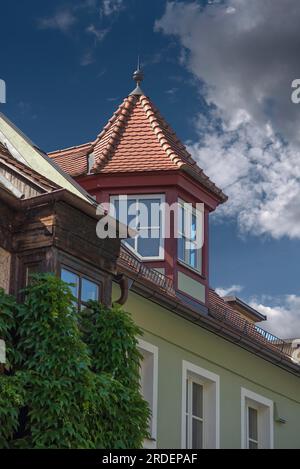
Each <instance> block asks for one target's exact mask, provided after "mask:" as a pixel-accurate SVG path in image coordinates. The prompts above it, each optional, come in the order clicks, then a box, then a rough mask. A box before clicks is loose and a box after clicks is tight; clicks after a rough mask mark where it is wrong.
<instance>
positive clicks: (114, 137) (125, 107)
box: [89, 95, 137, 172]
mask: <svg viewBox="0 0 300 469" xmlns="http://www.w3.org/2000/svg"><path fill="white" fill-rule="evenodd" d="M136 102H137V96H133V95H131V96H128V97H127V98H125V99H124V101H123V103H122V104H121V105H120V106H119V108H118V109H117V111H116V112H115V113H114V115H113V117H112V118H111V119H110V120H109V121H108V123H107V124H106V126H105V127H104V129H103V130H102V132H101V133H100V134H99V135H98V137H97V138H96V140H95V142H94V143H93V145H92V148H91V151H90V152H89V153H91V152H92V151H95V150H97V145H98V144H99V143H100V142H101V140H102V139H103V137H104V136H105V135H106V134H107V133H108V131H109V130H112V134H111V136H110V138H109V140H108V142H107V145H106V148H104V150H102V151H101V153H100V155H99V157H97V158H96V159H95V165H94V168H93V171H92V172H96V171H99V170H100V168H101V167H102V166H104V165H105V163H106V162H107V161H108V160H109V158H110V157H111V156H112V153H113V150H114V149H115V147H116V146H117V145H118V143H119V142H120V140H121V137H122V133H123V131H124V129H125V126H126V123H127V121H128V119H129V116H130V114H131V111H132V109H133V106H134V104H135V103H136ZM112 127H113V129H112Z"/></svg>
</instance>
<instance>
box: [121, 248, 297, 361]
mask: <svg viewBox="0 0 300 469" xmlns="http://www.w3.org/2000/svg"><path fill="white" fill-rule="evenodd" d="M118 262H119V264H120V265H121V266H123V267H124V268H125V269H128V270H130V272H131V273H133V274H134V275H135V276H136V278H140V277H141V278H142V279H143V280H146V281H148V282H150V283H152V285H155V287H156V288H158V289H159V290H161V291H163V292H165V293H167V294H168V295H170V296H172V297H173V298H176V292H175V290H174V288H173V284H172V282H171V280H170V279H169V278H168V277H166V276H165V275H164V274H162V273H160V272H158V271H156V270H154V269H151V268H149V267H147V265H145V264H144V263H143V262H142V261H141V260H140V259H139V258H138V257H137V256H136V255H135V254H134V253H133V252H132V251H130V250H129V249H128V248H127V247H126V246H124V245H122V248H121V252H120V257H119V261H118ZM218 299H219V301H221V302H222V299H221V298H219V297H218ZM177 301H180V300H179V299H178V298H177ZM209 310H210V315H211V316H212V317H213V318H214V319H217V320H218V321H219V322H220V323H225V324H226V325H227V326H229V327H231V328H232V329H234V330H235V331H238V332H240V333H241V335H243V336H245V337H247V338H249V339H251V340H252V341H254V342H255V343H257V344H258V345H262V346H264V347H266V348H269V349H270V350H273V351H275V352H278V353H280V354H282V355H285V356H287V357H289V358H291V357H292V355H293V352H294V348H293V347H292V345H291V344H290V343H288V342H286V341H285V340H283V339H279V338H278V337H276V336H275V335H273V334H271V333H270V332H267V331H265V330H264V329H262V328H260V327H259V326H257V325H256V324H255V323H251V322H249V321H247V320H246V319H244V318H243V317H242V316H240V315H239V314H238V313H236V312H234V311H232V310H230V309H229V307H228V305H226V306H225V305H224V306H222V305H219V304H218V303H215V302H214V304H213V305H210V307H209Z"/></svg>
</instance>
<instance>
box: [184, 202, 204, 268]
mask: <svg viewBox="0 0 300 469" xmlns="http://www.w3.org/2000/svg"><path fill="white" fill-rule="evenodd" d="M178 207H179V213H178V236H179V237H178V260H179V261H180V262H181V263H183V264H184V265H185V266H187V267H189V268H191V269H193V270H196V271H197V272H199V273H202V248H201V239H199V237H201V238H202V236H201V233H202V230H203V226H201V223H202V217H201V214H200V213H198V212H197V210H196V209H195V208H193V207H192V206H191V205H190V204H187V203H185V202H184V201H183V200H179V201H178ZM197 217H198V225H197ZM199 217H201V219H200V218H199ZM200 231H201V233H200Z"/></svg>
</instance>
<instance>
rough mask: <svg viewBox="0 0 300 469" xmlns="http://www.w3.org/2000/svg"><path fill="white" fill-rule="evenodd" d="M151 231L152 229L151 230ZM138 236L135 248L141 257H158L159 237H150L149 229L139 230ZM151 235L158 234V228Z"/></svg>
mask: <svg viewBox="0 0 300 469" xmlns="http://www.w3.org/2000/svg"><path fill="white" fill-rule="evenodd" d="M152 231H153V230H152ZM140 233H141V236H139V237H138V241H137V245H138V247H137V250H138V253H139V254H140V256H142V257H158V256H159V250H160V238H159V237H158V238H157V237H156V238H151V230H141V232H140ZM152 236H159V232H158V230H157V231H156V232H153V233H152Z"/></svg>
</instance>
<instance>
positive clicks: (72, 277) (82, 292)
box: [61, 268, 101, 309]
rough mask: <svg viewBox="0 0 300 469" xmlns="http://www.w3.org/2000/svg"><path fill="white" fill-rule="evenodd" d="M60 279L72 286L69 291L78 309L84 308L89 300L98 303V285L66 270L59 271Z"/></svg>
mask: <svg viewBox="0 0 300 469" xmlns="http://www.w3.org/2000/svg"><path fill="white" fill-rule="evenodd" d="M61 279H62V280H63V281H64V282H66V283H69V284H72V285H70V290H71V292H72V294H73V296H74V297H75V298H76V304H77V306H78V309H80V308H82V307H85V306H86V304H87V302H88V301H90V300H94V301H100V293H101V288H100V284H99V283H97V282H94V281H93V280H91V279H88V278H86V277H85V276H83V275H81V274H80V273H76V272H73V271H71V270H69V269H66V268H63V269H62V270H61Z"/></svg>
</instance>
